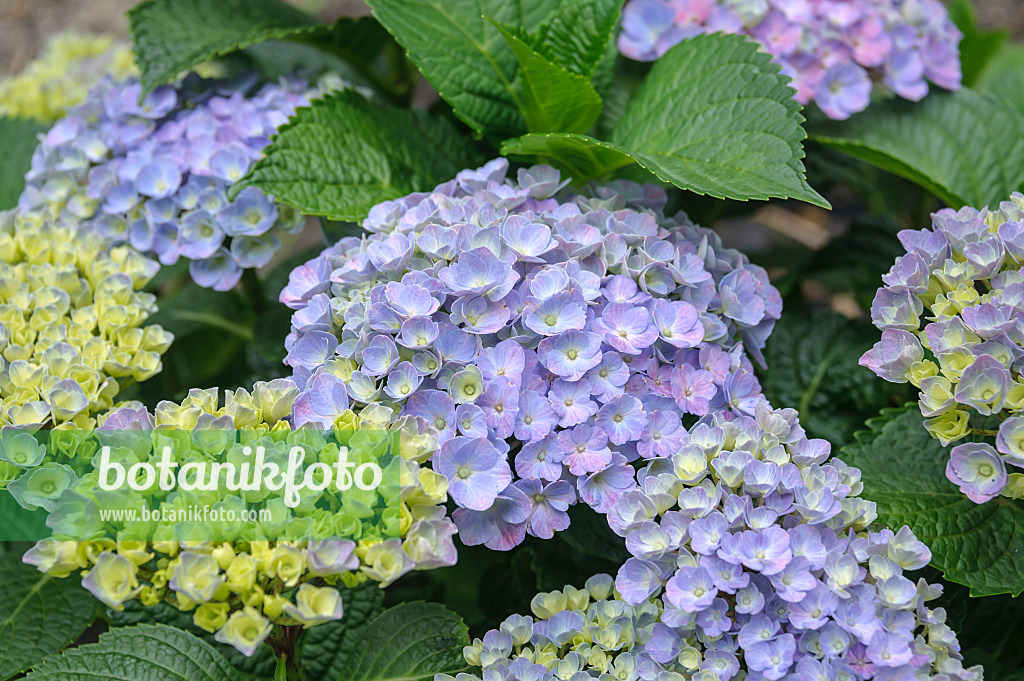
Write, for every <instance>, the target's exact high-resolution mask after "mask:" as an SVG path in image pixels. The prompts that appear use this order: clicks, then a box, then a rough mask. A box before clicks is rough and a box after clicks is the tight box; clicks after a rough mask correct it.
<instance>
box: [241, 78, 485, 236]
mask: <svg viewBox="0 0 1024 681" xmlns="http://www.w3.org/2000/svg"><path fill="white" fill-rule="evenodd" d="M479 160H480V159H479V156H478V154H477V152H476V149H475V148H474V147H473V146H472V144H471V143H470V142H469V141H468V140H467V139H466V138H465V137H464V136H462V135H459V134H458V132H457V131H456V130H455V128H454V127H453V126H452V125H450V124H449V123H448V122H447V121H445V120H443V119H438V118H433V117H431V116H430V115H428V114H427V113H426V112H423V111H420V110H407V109H397V108H394V107H381V106H378V105H376V104H372V103H370V102H367V101H366V100H365V99H363V98H362V97H360V96H359V95H357V94H355V93H351V92H343V93H337V94H333V95H328V96H327V97H325V98H324V99H321V100H317V101H314V102H313V104H312V106H310V107H304V108H301V109H299V110H298V111H297V112H296V114H295V116H294V117H293V118H292V119H291V120H290V121H289V122H288V123H286V124H285V125H283V126H282V127H281V128H280V130H279V131H278V134H277V135H276V136H275V137H274V138H273V142H272V144H271V145H270V146H269V147H268V148H267V149H266V150H265V156H264V158H263V159H261V160H260V161H258V162H257V163H256V165H255V166H253V168H252V170H251V171H250V172H249V174H248V175H247V176H246V177H244V178H242V180H240V181H239V182H237V183H236V184H235V185H234V186H233V187H232V192H234V193H237V192H238V191H240V190H241V189H242V188H244V187H247V186H256V187H259V188H260V189H262V190H263V191H265V192H266V193H268V194H272V195H273V196H274V197H276V198H277V200H279V201H283V202H285V203H288V204H291V205H293V206H295V207H296V208H299V209H300V210H301V211H302V212H304V213H306V214H307V215H323V216H326V217H329V218H331V219H332V220H340V221H360V220H362V219H363V218H364V217H366V213H367V212H368V211H369V210H370V208H372V207H373V206H374V205H376V204H378V203H380V202H381V201H386V200H388V199H394V198H398V197H400V196H404V195H405V194H408V193H410V192H413V191H424V190H428V189H431V188H433V187H435V186H436V185H438V184H439V183H441V182H444V181H446V180H449V179H451V177H453V176H454V175H455V174H456V173H457V172H458V171H460V170H462V169H464V168H468V167H472V166H474V165H475V164H477V163H479Z"/></svg>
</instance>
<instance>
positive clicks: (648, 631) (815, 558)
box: [437, 402, 982, 681]
mask: <svg viewBox="0 0 1024 681" xmlns="http://www.w3.org/2000/svg"><path fill="white" fill-rule="evenodd" d="M829 454H830V451H829V444H828V443H827V442H825V441H824V440H808V439H807V438H806V437H805V436H804V433H803V429H802V428H801V427H800V425H799V423H798V421H797V418H796V413H795V412H794V411H793V410H792V409H783V410H776V411H773V410H771V409H770V408H769V407H768V406H767V405H766V404H765V403H763V402H762V404H761V405H760V406H759V407H758V409H757V410H756V414H755V416H753V417H751V416H746V415H743V416H739V417H736V418H729V417H728V416H727V415H726V414H725V413H724V412H719V413H715V414H712V415H710V416H706V417H704V418H702V419H701V421H700V422H699V423H698V424H697V425H696V426H695V427H693V428H691V429H689V431H688V432H687V433H685V434H684V435H683V437H682V439H681V441H680V443H679V446H678V448H677V451H676V452H675V453H673V454H672V455H670V456H668V457H664V458H658V459H655V460H653V461H651V462H650V463H648V464H647V465H645V466H644V467H643V468H641V469H640V470H639V472H638V474H637V484H636V485H635V486H634V487H633V488H632V489H630V490H628V491H626V492H625V493H624V494H622V495H621V496H620V497H619V498H618V500H617V501H616V502H615V503H614V504H613V505H612V507H611V508H610V509H609V511H608V522H609V524H610V525H611V527H612V528H613V529H614V530H615V531H616V532H617V533H618V534H619V535H621V536H622V537H624V538H625V542H626V547H627V548H628V550H629V552H630V553H631V554H632V557H631V558H629V559H628V560H627V561H626V562H625V563H624V564H623V565H622V567H621V568H620V570H619V572H618V574H617V575H616V576H615V577H614V580H613V578H612V577H611V576H608V575H597V576H595V577H593V578H591V579H590V580H588V581H587V583H586V585H585V587H584V588H582V589H576V588H573V587H571V586H567V587H565V589H563V590H561V591H553V592H549V593H540V594H538V595H537V596H536V598H534V600H533V602H532V604H531V607H532V610H533V617H531V616H522V615H513V616H512V617H509V618H508V619H506V620H505V621H504V622H503V623H502V624H501V625H500V626H499V628H498V629H496V630H492V631H489V632H488V633H487V634H486V635H485V636H484V637H483V639H477V640H475V641H474V642H473V644H472V645H470V646H468V647H467V648H466V650H465V656H466V660H467V662H469V663H470V664H472V665H475V666H479V667H481V668H482V670H483V675H482V677H477V676H473V675H459V676H458V677H456V678H462V679H473V678H477V679H479V678H485V679H495V680H496V679H516V680H520V679H536V680H538V681H540V680H548V679H590V678H619V679H658V680H661V679H665V680H668V679H680V678H689V679H694V680H695V681H727V680H728V679H740V678H745V679H749V680H750V681H760V680H762V679H766V680H768V681H778V680H780V679H794V680H799V681H818V680H824V679H829V680H832V679H950V680H952V679H963V680H967V679H973V680H980V679H981V678H982V675H981V669H980V667H972V668H970V669H965V668H964V666H963V664H962V658H961V656H960V646H959V643H958V642H957V638H956V634H955V633H954V632H953V631H952V630H951V629H950V628H949V627H948V626H947V625H946V613H945V610H944V609H943V608H941V607H936V608H932V607H929V606H928V605H927V603H928V602H930V601H933V600H934V599H936V598H937V597H938V596H939V595H941V593H942V587H941V586H936V585H931V584H928V583H927V582H925V580H923V579H919V580H918V581H917V583H915V582H914V581H913V580H912V579H909V578H908V577H906V576H905V575H904V571H910V570H916V569H919V568H921V567H924V566H925V565H926V564H927V563H928V561H929V559H930V555H931V554H930V552H929V550H928V548H927V547H926V546H925V545H924V544H923V543H921V542H920V541H918V540H917V538H916V537H914V535H913V533H912V532H911V531H910V530H909V528H906V527H904V528H902V529H900V530H899V531H897V532H895V533H894V532H893V531H892V530H882V531H879V532H875V531H870V530H868V529H867V528H868V526H869V524H870V523H871V521H872V520H873V518H874V504H873V503H871V502H867V501H864V500H862V499H859V498H858V496H857V495H858V493H859V488H860V484H859V478H860V471H858V470H857V469H855V468H850V467H848V466H846V465H845V464H843V462H842V461H840V460H839V459H836V458H832V459H829ZM450 679H451V677H450V676H446V675H439V676H438V677H437V681H448V680H450Z"/></svg>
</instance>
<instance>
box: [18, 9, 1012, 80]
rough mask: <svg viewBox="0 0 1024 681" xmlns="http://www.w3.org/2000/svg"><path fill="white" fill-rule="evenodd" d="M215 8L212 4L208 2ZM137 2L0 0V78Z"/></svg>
mask: <svg viewBox="0 0 1024 681" xmlns="http://www.w3.org/2000/svg"><path fill="white" fill-rule="evenodd" d="M208 1H209V2H216V1H217V0H208ZM136 2H137V0H0V75H6V74H9V73H17V72H18V71H20V70H21V68H22V67H23V66H24V65H25V63H26V62H28V61H30V60H31V59H32V58H33V57H34V56H35V54H36V52H37V51H38V50H39V48H40V46H41V45H42V43H44V42H45V41H46V38H47V37H48V36H50V35H53V34H54V33H59V32H60V31H65V30H70V29H74V30H77V31H83V32H86V33H111V34H114V35H118V36H121V37H124V38H127V35H128V31H127V23H126V21H125V12H126V11H127V10H128V9H130V8H131V7H132V6H133V5H135V4H136ZM292 2H293V4H296V5H299V6H301V7H303V8H304V9H306V10H308V11H311V12H313V13H315V14H317V15H318V16H319V17H320V18H322V19H324V20H331V19H334V18H336V17H339V16H343V15H350V16H351V15H359V14H366V13H367V9H366V6H365V5H364V4H363V3H362V2H360V1H359V0H292ZM975 5H976V6H977V8H978V18H979V23H981V24H982V25H983V26H985V27H1003V28H1008V29H1009V30H1010V31H1012V32H1013V34H1014V36H1016V37H1017V38H1024V0H975Z"/></svg>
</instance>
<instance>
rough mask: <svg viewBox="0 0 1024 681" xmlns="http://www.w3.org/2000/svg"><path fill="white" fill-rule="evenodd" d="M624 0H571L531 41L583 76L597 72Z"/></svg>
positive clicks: (543, 53)
mask: <svg viewBox="0 0 1024 681" xmlns="http://www.w3.org/2000/svg"><path fill="white" fill-rule="evenodd" d="M621 10H622V0H569V1H563V2H561V3H559V6H558V9H556V10H555V11H554V13H552V15H551V16H550V17H549V18H548V19H547V21H545V22H544V24H543V25H542V26H541V27H540V29H539V30H538V31H537V34H536V39H535V40H534V41H533V42H532V43H531V45H532V46H533V47H534V49H536V50H537V51H538V52H539V53H540V54H542V55H544V56H546V57H548V58H549V59H550V60H551V61H552V62H554V63H555V64H558V65H559V66H562V67H563V68H566V69H568V70H569V71H572V72H574V73H578V74H580V75H581V76H588V77H589V76H592V75H594V71H595V69H597V65H598V64H599V63H600V62H601V58H602V57H603V56H604V54H605V52H606V49H607V47H608V45H609V43H610V42H611V39H612V35H613V34H614V33H615V27H616V26H617V25H618V23H619V15H620V14H621Z"/></svg>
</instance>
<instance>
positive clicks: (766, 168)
mask: <svg viewBox="0 0 1024 681" xmlns="http://www.w3.org/2000/svg"><path fill="white" fill-rule="evenodd" d="M786 83H787V80H786V79H785V77H783V76H780V75H779V73H778V66H776V65H774V64H772V63H771V61H770V57H768V55H766V54H764V53H762V52H759V51H758V49H757V46H756V44H754V43H753V42H750V41H748V40H746V39H744V38H743V37H741V36H735V35H721V34H710V35H700V36H697V37H695V38H691V39H689V40H684V41H683V42H681V43H680V44H679V45H677V46H676V47H674V48H672V49H671V50H669V52H667V53H666V54H665V56H663V57H662V58H661V59H659V60H658V62H657V63H656V64H655V65H654V67H653V68H652V69H651V72H650V74H648V76H647V78H646V80H645V81H644V83H643V84H642V85H641V86H640V87H639V89H638V90H637V93H636V96H635V97H634V98H633V100H632V101H631V102H630V103H629V106H628V107H627V108H626V111H625V112H624V113H623V115H622V117H621V118H619V120H618V121H617V122H616V124H615V127H614V128H613V129H612V131H611V134H610V136H609V139H608V141H607V142H604V141H600V140H597V139H594V138H592V137H587V136H584V135H565V134H548V135H526V136H524V137H520V138H519V139H517V140H509V141H507V142H505V144H504V145H503V147H502V153H506V154H509V155H515V156H528V155H535V156H540V157H541V158H543V159H545V160H547V161H548V162H551V163H553V164H554V165H557V166H559V167H561V168H562V169H563V170H566V171H567V172H569V173H570V174H572V175H573V179H574V180H575V181H577V182H583V181H586V180H589V179H593V178H597V177H603V176H605V175H607V174H609V173H611V172H614V171H616V170H619V169H621V168H625V167H627V166H630V165H632V164H634V163H635V164H638V165H639V166H641V167H642V168H643V169H645V170H646V171H648V172H649V173H651V174H653V175H654V176H656V177H657V178H659V179H661V180H663V181H665V182H668V183H671V184H674V185H675V186H677V187H681V188H683V189H689V190H690V191H693V192H695V193H697V194H709V195H711V196H714V197H717V198H729V199H737V200H742V201H745V200H749V199H769V198H772V197H780V198H781V197H788V198H796V199H800V200H803V201H808V202H810V203H814V204H816V205H820V206H828V202H827V201H825V199H824V198H822V197H821V196H820V195H819V194H818V193H817V192H815V191H814V190H813V189H812V188H811V187H810V186H809V185H808V184H807V182H806V180H805V179H804V168H803V163H802V162H801V159H802V158H803V149H802V147H801V141H802V140H803V139H804V137H805V134H804V131H803V129H802V128H801V127H800V124H801V123H802V122H803V116H801V115H800V105H799V104H797V103H796V101H795V100H794V99H793V91H792V89H790V88H789V87H788V86H787V85H786Z"/></svg>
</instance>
